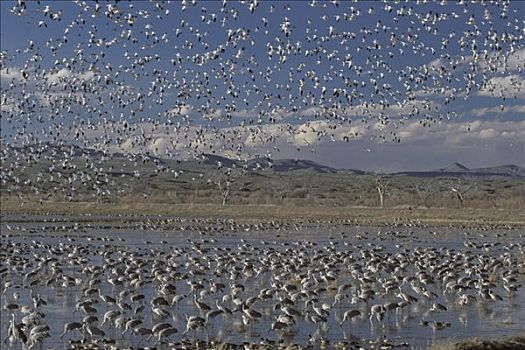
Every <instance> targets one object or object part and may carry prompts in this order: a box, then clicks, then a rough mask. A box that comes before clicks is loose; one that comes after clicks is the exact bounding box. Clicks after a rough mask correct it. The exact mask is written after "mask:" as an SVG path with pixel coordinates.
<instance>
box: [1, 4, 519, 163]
mask: <svg viewBox="0 0 525 350" xmlns="http://www.w3.org/2000/svg"><path fill="white" fill-rule="evenodd" d="M250 4H252V2H243V3H239V2H227V3H226V5H225V6H224V7H223V3H222V2H196V4H195V5H193V4H192V2H191V1H188V2H187V4H186V5H184V4H183V3H179V2H171V3H168V2H165V3H150V2H145V1H144V2H119V3H118V4H117V5H115V3H113V2H100V9H99V10H98V12H96V11H95V6H96V4H95V2H89V1H87V2H85V3H84V5H82V3H81V2H78V3H70V2H62V1H55V2H53V1H51V2H45V1H42V2H41V3H40V5H39V4H37V3H34V2H27V8H25V9H23V11H22V12H23V14H21V15H18V14H17V13H20V12H19V11H20V8H18V7H17V2H11V1H5V2H4V1H3V2H1V3H0V7H1V33H0V34H1V37H0V38H1V50H2V52H3V57H4V58H3V59H2V63H1V64H2V80H1V82H2V100H3V102H2V103H3V105H2V119H1V123H2V138H3V139H4V140H5V142H29V141H30V140H33V141H35V140H37V139H42V140H48V139H53V138H55V137H57V131H58V139H59V140H62V141H65V142H78V143H84V144H85V145H88V146H96V147H101V148H107V149H108V150H118V151H126V152H145V151H149V152H152V153H158V154H159V155H176V156H187V155H188V154H196V153H199V152H204V151H215V152H216V153H219V154H224V155H228V156H239V157H251V156H255V155H265V154H266V155H269V154H270V153H271V156H272V157H276V158H288V157H292V158H308V159H313V160H316V161H319V162H321V163H325V164H328V165H332V166H337V167H349V168H362V169H376V170H387V171H393V170H406V169H428V168H436V167H439V166H444V165H446V164H447V163H450V162H454V161H459V162H462V163H464V164H465V165H467V166H471V167H475V166H485V165H493V164H502V163H516V164H520V165H524V164H525V155H524V153H525V152H524V144H523V141H522V140H523V139H525V124H523V120H524V119H525V118H524V115H525V103H524V98H525V96H524V95H525V93H524V89H523V88H525V87H523V86H522V85H523V77H524V73H523V69H525V65H524V61H525V49H524V46H523V35H525V33H524V31H523V28H524V27H525V24H524V23H523V22H524V19H523V18H524V16H523V11H524V10H525V5H524V4H523V3H522V2H511V3H509V4H508V5H505V6H504V5H502V4H500V3H499V2H497V3H494V4H488V3H487V4H484V5H482V4H470V3H468V4H466V5H460V4H456V3H446V4H445V5H442V4H441V3H429V4H424V5H416V4H415V3H401V4H393V3H380V2H362V3H351V2H338V3H336V4H334V3H333V2H316V3H315V4H314V6H312V3H311V2H300V1H298V2H289V3H286V2H258V4H257V7H256V8H255V10H254V11H253V13H251V12H250ZM46 6H49V8H48V11H46V10H45V9H46ZM13 7H14V9H13ZM183 7H184V10H183ZM12 9H13V10H12ZM110 12H111V13H110ZM108 14H109V15H108ZM51 17H54V19H52V18H51ZM58 18H60V20H58ZM286 26H288V29H289V32H287V30H283V27H286ZM30 41H31V42H32V44H31V45H30ZM57 61H58V62H57ZM505 62H506V63H505ZM22 71H24V72H25V73H26V74H28V76H27V79H26V78H24V77H22V76H21V74H22V73H21V72H22ZM46 78H47V82H46V80H45V79H46ZM44 82H45V83H44ZM49 82H51V83H56V84H55V85H53V84H51V85H49ZM301 86H302V88H301ZM323 91H324V92H323ZM28 96H29V97H28ZM87 125H89V127H88V126H87ZM43 130H45V131H43ZM17 134H18V136H16V135H17ZM30 134H32V136H28V135H30ZM78 134H80V135H82V134H83V136H81V137H80V138H78V137H75V136H76V135H78ZM15 136H16V140H15ZM20 136H21V137H20ZM210 146H211V147H210Z"/></svg>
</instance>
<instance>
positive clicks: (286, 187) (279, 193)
mask: <svg viewBox="0 0 525 350" xmlns="http://www.w3.org/2000/svg"><path fill="white" fill-rule="evenodd" d="M272 190H273V193H274V194H275V196H276V197H277V198H278V200H279V204H283V201H284V198H285V197H286V195H287V194H288V192H289V191H290V184H289V183H288V181H284V179H283V176H282V175H281V176H279V181H276V183H275V184H274V185H273V189H272Z"/></svg>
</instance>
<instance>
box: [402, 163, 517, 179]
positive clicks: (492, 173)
mask: <svg viewBox="0 0 525 350" xmlns="http://www.w3.org/2000/svg"><path fill="white" fill-rule="evenodd" d="M392 175H397V176H403V175H404V176H421V177H436V176H487V177H517V178H521V177H524V178H525V167H520V166H517V165H514V164H507V165H499V166H493V167H486V168H474V169H469V168H467V167H466V166H464V165H463V164H460V163H452V164H450V165H449V166H446V167H444V168H439V169H436V170H431V171H402V172H398V173H394V174H392Z"/></svg>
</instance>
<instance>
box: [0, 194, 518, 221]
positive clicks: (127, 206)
mask: <svg viewBox="0 0 525 350" xmlns="http://www.w3.org/2000/svg"><path fill="white" fill-rule="evenodd" d="M137 199H138V198H134V200H131V199H127V198H125V199H120V200H118V201H115V202H112V203H97V202H95V201H91V202H87V201H86V202H62V201H43V202H42V203H40V202H39V201H38V200H37V199H36V198H31V197H25V198H24V199H23V200H21V199H20V198H19V197H16V196H2V200H1V202H0V204H1V212H2V214H6V213H12V214H21V213H31V214H44V213H50V214H85V213H91V214H101V215H104V214H108V215H109V214H139V215H172V216H182V217H198V218H224V219H234V220H236V221H255V220H285V221H294V220H297V221H304V220H308V219H311V220H321V221H333V222H344V223H349V224H371V225H378V224H395V223H413V224H429V225H460V224H463V225H469V226H472V225H476V226H480V225H491V226H505V225H507V226H525V212H524V211H523V210H520V209H515V210H513V209H473V208H462V209H457V208H455V209H450V208H410V207H396V208H377V207H355V206H347V207H344V206H335V205H333V206H319V205H307V204H305V205H303V206H291V205H276V204H268V205H265V204H250V205H239V204H226V205H220V204H215V203H211V204H184V203H183V204H175V203H162V202H155V200H154V199H153V198H148V200H147V201H146V200H144V199H142V201H138V200H137Z"/></svg>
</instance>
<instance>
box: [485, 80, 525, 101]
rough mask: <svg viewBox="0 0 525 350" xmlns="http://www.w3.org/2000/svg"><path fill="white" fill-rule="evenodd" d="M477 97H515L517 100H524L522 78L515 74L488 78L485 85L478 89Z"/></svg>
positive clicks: (524, 87)
mask: <svg viewBox="0 0 525 350" xmlns="http://www.w3.org/2000/svg"><path fill="white" fill-rule="evenodd" d="M478 95H480V96H489V97H496V98H501V97H507V98H510V97H517V98H519V99H525V86H523V78H522V77H521V76H519V75H516V74H512V75H507V76H505V77H493V78H490V79H489V80H487V82H486V83H485V85H483V86H482V87H481V88H480V89H479V91H478Z"/></svg>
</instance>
